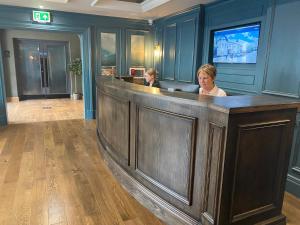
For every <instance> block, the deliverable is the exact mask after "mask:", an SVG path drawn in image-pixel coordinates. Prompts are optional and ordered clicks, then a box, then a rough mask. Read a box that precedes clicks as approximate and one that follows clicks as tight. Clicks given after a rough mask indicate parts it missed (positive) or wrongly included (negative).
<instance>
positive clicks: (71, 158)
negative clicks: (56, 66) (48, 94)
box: [0, 100, 300, 225]
mask: <svg viewBox="0 0 300 225" xmlns="http://www.w3.org/2000/svg"><path fill="white" fill-rule="evenodd" d="M62 101H63V100H62ZM54 102H55V104H56V105H63V106H62V107H58V108H59V110H61V109H62V108H65V110H66V111H67V112H68V111H69V109H67V107H66V105H65V103H62V102H60V101H54ZM48 103H49V102H48ZM26 104H27V105H26V107H25V108H27V110H28V111H27V112H26V114H27V115H28V116H29V118H30V119H28V120H26V118H25V116H24V115H23V114H22V113H19V112H17V110H16V108H18V106H16V107H14V115H13V116H12V117H10V118H14V120H13V121H14V123H13V124H10V125H8V126H7V127H5V128H0V225H29V224H30V225H118V224H119V225H142V224H144V225H152V224H153V225H163V223H162V222H160V221H159V220H158V219H157V218H155V217H154V216H153V215H152V214H151V213H150V212H149V211H148V210H146V209H145V208H144V207H142V206H141V205H140V204H139V203H138V202H136V201H135V200H134V199H133V198H132V197H131V196H130V195H129V194H127V192H126V191H125V190H123V189H122V188H121V186H120V185H119V184H118V182H117V181H116V180H115V178H114V177H113V176H112V175H111V173H110V171H109V170H108V169H107V167H106V165H105V164H104V162H103V161H102V158H101V155H100V154H99V152H98V146H97V144H96V132H95V130H96V125H95V121H94V120H93V121H84V120H83V119H76V118H74V119H73V118H71V117H70V118H68V119H66V120H60V119H62V118H60V117H58V115H61V116H63V115H65V114H66V113H63V112H53V115H52V116H53V118H52V117H51V115H50V114H47V116H45V115H43V113H44V110H45V109H44V108H43V107H38V104H37V102H35V101H32V104H33V105H34V106H33V107H34V108H35V109H34V113H35V114H36V116H35V117H33V116H31V114H30V113H29V112H30V110H29V108H30V106H29V105H30V104H29V103H26ZM40 105H41V106H42V105H44V102H42V103H40ZM45 105H46V106H47V107H52V109H54V108H55V106H54V105H49V104H48V105H47V104H46V103H45ZM71 105H72V104H71ZM9 107H10V106H9ZM9 107H8V108H9ZM12 108H13V107H10V109H12ZM20 108H22V107H19V109H20ZM38 108H39V110H40V111H39V110H38ZM72 113H73V115H77V113H78V112H72ZM79 114H80V113H78V115H79ZM17 115H20V117H18V116H17ZM68 117H69V115H68ZM74 117H75V116H74ZM38 118H41V119H42V120H44V119H46V120H49V121H46V122H37V121H38ZM51 120H52V121H51ZM17 121H19V122H20V121H23V123H19V124H15V123H16V122H17ZM29 121H34V122H35V123H30V122H29ZM283 211H284V214H285V215H287V217H288V225H299V224H300V201H299V199H297V198H295V197H293V196H292V195H290V194H286V196H285V202H284V210H283Z"/></svg>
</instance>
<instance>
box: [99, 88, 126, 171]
mask: <svg viewBox="0 0 300 225" xmlns="http://www.w3.org/2000/svg"><path fill="white" fill-rule="evenodd" d="M98 93H100V95H99V98H98V106H99V108H98V118H99V119H98V125H99V128H100V130H99V131H101V133H102V135H103V137H104V138H105V140H106V141H107V143H109V145H111V146H110V150H111V151H112V152H111V153H112V154H116V156H117V158H118V159H120V160H121V162H122V163H123V165H128V164H129V129H130V128H129V124H130V117H129V112H130V103H129V101H128V100H123V99H121V98H118V97H115V96H110V95H107V94H104V93H102V92H98Z"/></svg>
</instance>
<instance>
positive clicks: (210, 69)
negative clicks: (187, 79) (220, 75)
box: [197, 64, 217, 80]
mask: <svg viewBox="0 0 300 225" xmlns="http://www.w3.org/2000/svg"><path fill="white" fill-rule="evenodd" d="M201 71H203V72H205V73H206V74H207V75H209V76H210V77H211V79H213V80H214V79H215V78H216V76H217V69H216V67H214V66H213V65H211V64H204V65H202V66H201V67H200V68H199V69H198V71H197V77H199V74H200V72H201Z"/></svg>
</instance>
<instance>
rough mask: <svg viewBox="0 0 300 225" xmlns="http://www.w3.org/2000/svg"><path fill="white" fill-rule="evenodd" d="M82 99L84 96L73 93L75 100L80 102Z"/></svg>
mask: <svg viewBox="0 0 300 225" xmlns="http://www.w3.org/2000/svg"><path fill="white" fill-rule="evenodd" d="M81 98H82V94H81V93H73V95H72V99H73V100H79V99H81Z"/></svg>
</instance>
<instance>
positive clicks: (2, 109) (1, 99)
mask: <svg viewBox="0 0 300 225" xmlns="http://www.w3.org/2000/svg"><path fill="white" fill-rule="evenodd" d="M0 35H1V32H0ZM2 59H3V58H2V47H1V37H0V126H3V125H5V124H6V123H7V117H6V104H5V89H4V83H5V82H4V76H3V60H2Z"/></svg>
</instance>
